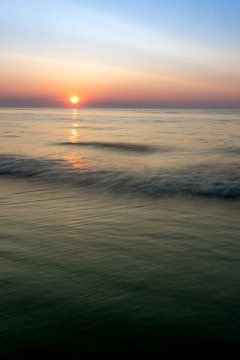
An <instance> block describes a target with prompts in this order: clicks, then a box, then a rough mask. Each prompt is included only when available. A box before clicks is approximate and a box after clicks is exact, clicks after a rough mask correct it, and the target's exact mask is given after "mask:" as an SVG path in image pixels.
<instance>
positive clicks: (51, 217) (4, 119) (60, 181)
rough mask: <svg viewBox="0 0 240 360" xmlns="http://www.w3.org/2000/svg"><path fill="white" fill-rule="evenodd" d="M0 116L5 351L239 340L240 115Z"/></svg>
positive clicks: (87, 112) (109, 349) (90, 350)
mask: <svg viewBox="0 0 240 360" xmlns="http://www.w3.org/2000/svg"><path fill="white" fill-rule="evenodd" d="M0 125H1V133H0V139H1V141H0V209H1V210H0V244H1V246H0V257H1V261H0V343H1V346H0V349H1V353H2V359H7V358H16V359H19V358H20V357H25V358H26V357H28V356H29V357H33V356H34V358H36V357H38V356H39V358H42V357H43V356H47V355H50V354H51V355H53V356H54V355H62V354H65V355H66V357H67V356H73V357H74V356H75V357H79V356H82V355H84V354H95V355H96V354H104V353H108V354H113V355H114V354H115V355H116V354H118V355H119V354H122V355H124V354H129V353H133V354H143V353H144V352H146V353H148V354H149V353H161V352H162V351H163V350H168V349H173V348H174V347H175V346H181V347H186V348H189V347H198V348H201V349H203V348H215V347H216V348H218V349H219V348H229V349H230V348H233V347H236V346H239V345H240V301H239V298H240V282H239V266H240V261H239V256H240V216H239V215H240V211H239V210H240V167H239V165H240V158H239V156H240V110H221V109H205V110H203V109H202V110H198V109H190V110H189V109H188V110H186V109H32V108H31V109H30V108H29V109H26V108H25V109H24V108H21V109H7V108H1V109H0Z"/></svg>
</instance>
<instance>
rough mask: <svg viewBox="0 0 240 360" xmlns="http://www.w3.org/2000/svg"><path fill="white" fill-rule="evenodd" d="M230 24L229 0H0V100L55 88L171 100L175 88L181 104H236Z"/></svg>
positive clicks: (237, 54) (233, 21)
mask: <svg viewBox="0 0 240 360" xmlns="http://www.w3.org/2000/svg"><path fill="white" fill-rule="evenodd" d="M239 18H240V2H239V1H236V0H230V1H216V0H212V1H206V0H201V1H200V0H198V1H197V0H192V1H186V0H179V1H177V0H168V1H161V0H160V1H155V0H148V1H145V0H144V1H137V0H128V1H126V0H123V1H121V2H120V1H108V0H89V1H79V0H68V1H67V0H58V1H56V0H42V1H36V0H35V1H34V0H32V1H29V0H11V1H9V0H8V1H6V0H2V1H1V4H0V41H1V50H0V64H1V65H2V66H1V69H0V80H2V84H3V85H2V87H1V86H0V104H1V103H2V104H4V103H6V101H7V102H8V103H9V102H10V103H11V97H12V99H14V101H15V100H16V99H17V98H19V101H20V103H21V98H24V101H26V99H27V97H28V96H29V98H30V97H31V96H30V94H34V96H35V97H39V98H41V99H42V98H44V97H45V96H46V97H50V98H51V99H52V98H56V99H57V98H59V97H60V92H59V91H57V90H56V89H58V90H59V89H60V88H61V89H62V95H61V96H63V97H64V96H66V94H67V93H69V92H72V91H74V92H76V91H77V92H80V95H83V96H84V94H87V96H86V97H88V98H89V99H90V98H91V99H90V100H89V101H90V102H93V103H94V101H95V102H96V103H99V102H101V101H102V103H108V102H109V104H110V103H111V101H112V102H114V103H116V101H118V99H120V100H119V103H121V104H124V102H126V103H131V99H132V102H133V103H136V102H137V103H138V101H139V103H141V102H144V101H146V102H149V103H151V102H152V103H153V104H155V103H156V104H157V103H158V102H159V104H161V103H164V102H165V103H171V99H172V101H173V103H174V102H177V103H178V102H181V92H183V95H182V98H183V99H182V101H183V103H184V102H186V103H188V102H189V103H191V102H193V103H194V101H196V99H197V97H199V99H200V100H201V101H200V102H199V103H201V102H202V101H203V103H204V101H207V103H211V101H212V102H213V103H214V102H215V103H218V102H222V101H223V100H224V99H226V101H229V104H231V103H232V104H238V102H239V91H238V88H239V84H240V71H239V61H240V41H239V37H240V25H239ZM59 64H62V65H59ZM39 72H40V73H41V72H42V77H39ZM35 81H39V87H38V89H37V88H36V87H34V86H33V85H32V84H33V83H34V82H35ZM29 84H30V85H31V86H29ZM181 84H182V85H181ZM6 85H7V89H6ZM124 86H125V90H124ZM28 87H29V89H28ZM4 89H6V91H5V92H4ZM140 89H142V92H141V91H140ZM21 92H22V94H21ZM91 93H92V95H91ZM28 94H29V95H28ZM46 101H47V100H46ZM49 102H51V100H49Z"/></svg>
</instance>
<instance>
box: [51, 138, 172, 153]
mask: <svg viewBox="0 0 240 360" xmlns="http://www.w3.org/2000/svg"><path fill="white" fill-rule="evenodd" d="M58 145H63V146H90V147H95V148H104V149H113V150H119V151H133V152H140V153H148V152H153V151H156V150H157V149H158V148H157V147H156V146H153V145H145V144H133V143H122V142H100V141H81V142H76V143H72V142H61V143H58ZM162 149H163V150H165V151H167V150H168V148H167V147H166V148H165V147H164V148H162Z"/></svg>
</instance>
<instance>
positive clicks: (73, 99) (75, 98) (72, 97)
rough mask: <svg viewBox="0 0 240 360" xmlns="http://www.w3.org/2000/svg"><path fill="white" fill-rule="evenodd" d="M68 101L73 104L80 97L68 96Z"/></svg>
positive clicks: (77, 101)
mask: <svg viewBox="0 0 240 360" xmlns="http://www.w3.org/2000/svg"><path fill="white" fill-rule="evenodd" d="M69 101H70V103H72V104H73V105H76V104H78V103H79V101H80V98H79V96H76V95H73V96H71V97H70V99H69Z"/></svg>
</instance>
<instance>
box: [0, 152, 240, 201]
mask: <svg viewBox="0 0 240 360" xmlns="http://www.w3.org/2000/svg"><path fill="white" fill-rule="evenodd" d="M0 176H8V177H14V178H24V179H35V180H38V181H44V182H49V183H58V184H67V185H72V186H81V187H87V188H94V189H96V190H100V189H101V190H104V191H113V192H117V193H127V194H138V195H145V196H153V197H159V196H163V195H169V196H173V195H183V196H204V197H213V198H222V199H224V198H229V199H240V172H239V170H238V168H237V167H236V165H235V166H234V164H233V165H232V166H230V165H229V166H228V167H223V166H222V167H221V166H219V165H218V167H216V168H214V169H213V167H211V166H208V165H201V166H194V167H189V168H185V169H161V170H158V171H155V172H154V173H153V172H151V173H146V172H144V173H143V172H141V173H140V172H133V171H132V172H126V171H115V170H94V169H90V170H89V169H87V170H86V169H85V170H84V169H82V170H80V169H75V168H73V167H71V165H70V164H68V163H67V162H65V161H64V160H47V159H31V158H24V157H20V156H15V155H12V156H10V155H3V156H1V157H0Z"/></svg>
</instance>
